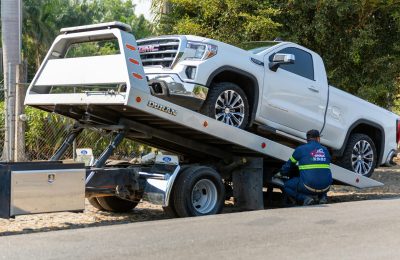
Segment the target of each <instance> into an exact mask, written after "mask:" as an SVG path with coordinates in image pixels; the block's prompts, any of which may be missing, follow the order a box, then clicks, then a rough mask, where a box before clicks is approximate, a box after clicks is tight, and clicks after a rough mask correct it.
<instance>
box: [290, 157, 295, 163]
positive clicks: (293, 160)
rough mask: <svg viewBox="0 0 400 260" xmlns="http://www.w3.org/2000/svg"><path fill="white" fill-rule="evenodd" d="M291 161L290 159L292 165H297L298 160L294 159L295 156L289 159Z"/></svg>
mask: <svg viewBox="0 0 400 260" xmlns="http://www.w3.org/2000/svg"><path fill="white" fill-rule="evenodd" d="M289 159H290V161H291V162H292V163H297V160H296V159H294V158H293V156H290V158H289Z"/></svg>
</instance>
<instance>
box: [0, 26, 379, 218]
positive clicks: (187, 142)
mask: <svg viewBox="0 0 400 260" xmlns="http://www.w3.org/2000/svg"><path fill="white" fill-rule="evenodd" d="M129 31H130V28H129V26H127V25H125V24H122V23H119V22H112V23H106V24H98V25H90V26H80V27H72V28H65V29H62V30H61V32H62V33H63V34H61V35H60V36H58V37H57V38H56V39H55V41H54V43H53V45H52V46H51V48H50V50H49V52H48V54H47V56H46V58H45V60H44V61H43V63H42V65H41V67H40V69H39V70H38V72H37V74H36V76H35V78H34V79H33V81H32V83H31V85H30V87H29V89H28V91H27V95H26V99H25V104H26V105H29V106H33V107H36V108H39V109H42V110H45V111H49V112H54V113H58V114H61V115H64V116H67V117H70V118H73V119H75V120H76V122H77V124H76V125H75V127H74V128H73V129H72V131H71V133H70V135H69V136H68V137H67V139H66V140H65V142H64V144H63V145H62V146H61V147H60V148H59V150H58V151H57V152H56V153H55V154H54V156H53V157H52V158H50V161H58V160H60V159H61V157H62V155H63V154H64V152H65V151H66V149H67V148H68V147H69V146H70V145H71V144H72V141H73V140H74V139H75V138H76V137H77V136H78V135H79V133H80V132H81V131H82V129H83V128H85V127H95V128H100V129H104V130H108V131H112V132H115V134H116V135H115V139H114V141H113V142H112V143H111V144H110V145H109V147H108V148H107V149H106V150H105V151H104V152H103V154H102V155H101V156H100V157H99V158H97V160H96V161H95V162H94V164H93V165H92V166H91V167H86V169H85V168H84V167H83V166H82V165H78V164H76V165H75V169H76V170H77V171H78V172H79V169H83V170H84V172H85V176H86V177H85V178H84V180H82V177H81V176H78V175H79V174H75V175H74V174H70V176H71V180H69V182H70V183H67V182H68V181H66V183H58V175H62V174H64V175H66V176H67V174H65V169H63V167H64V166H63V165H65V164H62V163H53V164H49V163H31V164H25V166H21V165H19V166H18V167H17V166H15V165H17V164H12V163H10V164H7V166H4V167H3V168H4V169H5V170H4V171H3V172H4V174H3V178H5V179H7V180H8V182H6V183H7V184H3V187H4V185H5V187H4V188H5V189H6V190H8V193H7V192H6V193H4V192H3V194H1V197H2V200H1V201H3V204H2V205H1V208H0V215H1V216H2V217H13V216H15V215H18V214H29V213H38V212H51V211H60V210H82V209H83V208H82V207H77V206H76V205H75V206H74V207H72V206H68V207H67V206H66V207H64V208H62V207H61V208H60V207H54V206H53V204H54V203H55V204H63V201H64V200H67V196H66V195H65V193H68V192H66V191H68V187H69V186H68V185H70V186H71V182H76V183H77V184H76V185H77V186H82V183H83V187H84V188H83V193H85V195H86V197H88V198H89V201H90V202H91V203H92V205H94V206H96V207H97V208H99V209H101V210H109V211H124V210H129V209H131V208H133V207H134V206H136V204H137V202H138V201H139V200H140V199H142V198H143V199H148V200H150V201H152V202H155V203H159V204H162V205H163V207H164V209H165V210H166V212H167V213H169V214H171V215H175V216H180V217H185V216H195V215H206V214H214V213H218V212H219V211H220V210H221V207H222V206H221V205H223V201H224V199H225V187H227V186H228V184H230V183H233V195H234V197H235V199H236V201H237V202H238V204H239V205H242V206H243V207H244V208H246V209H260V208H262V207H263V201H262V188H263V185H264V180H263V178H265V176H269V177H271V173H270V172H269V173H266V171H267V169H268V167H265V162H267V160H266V159H268V158H274V159H278V160H281V161H285V160H287V158H289V157H290V155H291V154H292V152H293V149H292V148H290V147H288V146H285V145H282V144H280V143H278V142H275V141H272V140H269V139H267V138H265V137H262V136H259V135H256V134H253V133H250V132H247V131H245V130H242V129H238V128H235V127H232V126H229V125H226V124H223V123H222V122H218V121H217V120H215V119H212V118H209V117H206V116H204V115H202V114H200V113H197V112H195V111H191V110H188V109H186V108H183V107H181V106H178V105H176V104H173V103H171V102H168V101H165V100H163V99H160V98H157V97H156V96H153V95H152V94H151V93H150V89H149V87H148V82H147V79H146V75H145V73H144V70H143V66H142V63H141V60H140V55H139V52H138V49H137V45H136V40H135V38H134V36H133V35H132V34H130V33H129ZM103 40H114V41H116V42H117V45H118V49H119V52H118V54H114V55H105V56H90V57H73V58H68V57H66V53H67V52H68V49H69V48H70V46H71V45H74V44H80V43H85V42H92V41H103ZM84 88H89V89H90V91H85V90H82V89H84ZM123 138H129V139H131V140H135V141H138V142H140V143H144V144H148V145H151V146H153V147H157V148H159V149H162V150H165V151H169V152H171V153H173V154H177V155H179V156H181V158H182V157H183V158H184V164H182V165H180V161H179V159H178V157H177V156H169V155H165V156H158V157H157V160H156V163H155V164H153V165H132V166H130V167H105V166H106V165H105V163H106V160H107V159H108V158H109V156H110V155H111V154H112V152H113V150H114V149H115V147H116V146H118V144H119V143H120V142H121V141H122V140H123ZM40 164H43V167H41V166H40ZM32 165H39V166H34V167H36V168H37V170H36V171H35V173H36V174H37V175H38V177H37V179H36V180H35V181H37V182H38V183H36V185H43V186H42V188H43V189H44V190H46V189H49V192H48V194H42V195H41V196H42V197H40V196H39V195H38V196H36V197H37V198H36V200H37V201H38V202H37V203H36V204H37V205H39V206H36V204H35V203H33V202H31V204H30V207H28V206H27V205H25V203H22V204H24V205H21V202H19V205H14V204H15V198H16V197H17V198H18V194H21V193H23V189H26V188H27V185H20V184H21V182H18V183H17V184H16V183H15V182H13V181H12V179H13V177H14V179H15V177H17V176H28V175H29V174H30V173H31V172H32V171H31V170H30V167H32ZM51 165H53V166H51ZM13 167H17V168H18V170H13ZM59 167H60V168H59ZM68 167H72V168H74V167H73V166H68ZM68 167H67V168H68ZM49 169H51V170H52V172H53V173H50V174H49V172H48V170H49ZM58 169H59V170H58ZM331 170H332V174H333V178H334V179H335V181H336V182H338V183H341V184H345V185H351V186H354V187H358V188H366V187H373V186H380V185H382V184H381V183H379V182H377V181H374V180H372V179H370V178H367V177H364V176H360V175H357V174H355V173H354V172H351V171H349V170H346V169H344V168H341V167H339V166H337V165H334V164H332V165H331ZM41 171H43V172H42V173H41ZM57 171H59V172H57ZM40 176H41V177H40ZM43 176H44V177H43ZM73 176H75V177H73ZM22 179H23V178H22ZM10 180H11V181H10ZM40 181H43V183H42V184H39V183H40ZM57 183H58V185H60V186H61V187H64V186H65V187H64V189H62V190H64V193H62V194H60V196H59V197H58V201H54V202H53V204H51V203H47V204H46V203H44V204H46V205H44V206H43V200H46V196H52V194H53V196H55V197H57V196H56V193H57V190H56V189H53V188H51V187H52V186H55V184H57ZM19 185H20V186H19ZM28 186H29V185H28ZM72 186H74V185H72ZM59 190H60V189H59ZM13 192H14V193H13ZM60 192H61V191H60ZM80 194H82V192H81V191H80ZM76 197H77V198H80V199H76V201H80V202H79V203H81V204H82V205H83V202H82V201H83V199H84V196H76ZM17 201H21V200H18V199H17ZM39 201H41V202H39ZM13 203H14V204H13ZM79 203H78V204H79ZM221 203H222V204H221ZM65 204H68V203H65ZM79 205H80V204H79ZM17 207H26V208H25V209H24V208H22V209H21V208H20V211H15V210H14V211H12V210H11V211H10V208H11V209H13V208H17ZM3 209H4V210H3ZM5 209H7V210H5ZM15 212H17V213H15Z"/></svg>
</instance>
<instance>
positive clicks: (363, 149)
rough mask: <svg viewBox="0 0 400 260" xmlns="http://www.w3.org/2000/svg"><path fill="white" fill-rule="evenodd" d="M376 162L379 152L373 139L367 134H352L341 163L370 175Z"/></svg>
mask: <svg viewBox="0 0 400 260" xmlns="http://www.w3.org/2000/svg"><path fill="white" fill-rule="evenodd" d="M376 163H377V154H376V148H375V144H374V142H373V141H372V139H371V138H370V137H369V136H367V135H365V134H352V135H351V136H350V137H349V141H348V142H347V145H346V148H345V150H344V153H343V156H342V157H341V158H340V159H339V164H340V165H341V166H343V167H344V168H346V169H349V170H351V171H354V172H355V173H358V174H360V175H363V176H366V177H370V176H371V175H372V173H373V172H374V169H375V166H376Z"/></svg>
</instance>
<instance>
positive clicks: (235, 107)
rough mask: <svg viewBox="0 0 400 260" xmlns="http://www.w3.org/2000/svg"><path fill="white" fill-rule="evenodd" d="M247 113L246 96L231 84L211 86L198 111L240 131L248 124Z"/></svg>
mask: <svg viewBox="0 0 400 260" xmlns="http://www.w3.org/2000/svg"><path fill="white" fill-rule="evenodd" d="M249 111H250V110H249V102H248V99H247V97H246V94H245V93H244V91H243V90H242V89H241V88H240V87H239V86H238V85H236V84H234V83H231V82H220V83H214V84H212V85H211V87H210V90H209V91H208V95H207V99H206V101H205V102H204V104H203V107H202V108H201V110H200V112H201V113H202V114H205V115H207V116H209V117H211V118H215V119H216V120H218V121H221V122H223V123H225V124H228V125H231V126H234V127H238V128H242V129H243V128H245V127H246V126H247V124H248V120H249Z"/></svg>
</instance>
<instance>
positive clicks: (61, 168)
mask: <svg viewBox="0 0 400 260" xmlns="http://www.w3.org/2000/svg"><path fill="white" fill-rule="evenodd" d="M6 168H7V169H4V168H3V169H1V170H2V175H3V176H2V178H3V179H8V181H9V182H8V183H9V187H6V189H8V190H9V192H6V193H4V192H2V193H3V194H2V196H3V197H2V198H1V202H2V203H1V204H2V205H1V207H2V209H1V211H2V214H1V215H2V217H14V216H17V215H25V214H33V213H46V212H58V211H83V210H84V207H85V175H86V171H85V168H84V166H83V164H72V165H70V164H62V163H47V162H44V163H39V162H38V163H27V164H25V165H22V166H21V165H8V167H6ZM4 185H5V183H2V185H1V186H3V187H5V186H4ZM7 204H8V206H9V209H8V210H6V209H5V208H4V207H7ZM7 213H8V214H7Z"/></svg>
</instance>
